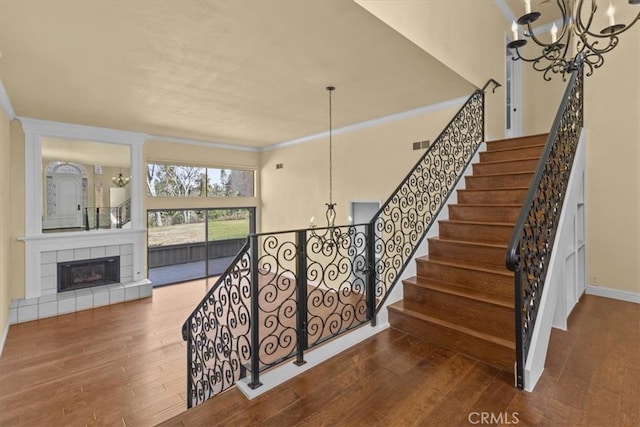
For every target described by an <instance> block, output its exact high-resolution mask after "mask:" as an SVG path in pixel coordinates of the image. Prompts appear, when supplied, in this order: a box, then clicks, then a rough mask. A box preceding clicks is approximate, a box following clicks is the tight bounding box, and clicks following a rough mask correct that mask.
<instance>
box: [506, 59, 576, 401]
mask: <svg viewBox="0 0 640 427" xmlns="http://www.w3.org/2000/svg"><path fill="white" fill-rule="evenodd" d="M582 105H583V71H582V67H581V66H580V67H579V68H578V69H576V70H574V71H573V73H572V75H571V79H570V80H569V84H568V86H567V89H566V91H565V94H564V98H563V99H562V103H561V104H560V108H559V110H558V113H557V115H556V118H555V121H554V123H553V126H552V128H551V132H550V133H549V137H548V138H547V142H546V146H545V149H544V152H543V155H542V157H541V158H540V161H539V163H538V167H537V169H536V173H535V175H534V177H533V180H532V182H531V186H530V188H529V192H528V193H527V197H526V199H525V202H524V205H523V208H522V211H521V213H520V217H519V219H518V222H517V223H516V226H515V229H514V232H513V235H512V237H511V242H510V243H509V247H508V249H507V259H506V263H507V268H508V269H509V270H511V271H513V272H515V307H516V310H515V315H516V319H515V326H516V382H517V386H518V388H521V389H522V388H524V366H525V363H526V360H527V354H528V352H529V345H530V343H531V336H532V333H533V328H534V326H535V324H536V318H537V314H538V306H539V304H540V298H541V296H542V290H543V287H544V282H545V278H546V276H547V271H548V267H549V261H550V259H551V253H552V251H553V243H554V239H555V235H556V230H557V228H558V222H559V219H560V213H561V210H562V204H563V201H564V197H565V194H566V190H567V185H568V182H569V176H570V174H571V168H572V166H573V159H574V156H575V153H576V148H577V146H578V141H579V139H580V132H581V130H582V125H583V115H582V110H583V108H582Z"/></svg>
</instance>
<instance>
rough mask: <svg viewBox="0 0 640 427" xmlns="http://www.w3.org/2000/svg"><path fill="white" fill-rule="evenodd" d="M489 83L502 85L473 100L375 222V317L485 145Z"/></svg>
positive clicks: (443, 133) (377, 215)
mask: <svg viewBox="0 0 640 427" xmlns="http://www.w3.org/2000/svg"><path fill="white" fill-rule="evenodd" d="M489 84H493V85H494V88H493V90H494V91H495V89H496V88H497V87H499V86H500V84H499V83H498V82H496V81H495V80H493V79H491V80H489V81H488V82H487V84H486V85H485V86H484V87H483V88H482V89H479V90H476V91H475V92H474V93H473V94H472V95H471V97H469V99H468V100H467V102H465V104H464V105H463V106H462V108H460V110H459V111H458V112H457V114H456V115H455V116H454V117H453V119H452V120H451V121H450V122H449V124H448V125H447V127H445V129H444V130H443V131H442V132H441V133H440V135H439V136H438V137H437V138H436V140H435V141H434V142H433V144H431V145H430V146H429V148H428V149H427V151H426V152H425V153H424V155H423V156H422V157H421V158H420V160H418V162H417V163H416V165H415V166H414V167H413V169H411V171H410V172H409V174H408V175H407V176H406V177H405V178H404V179H403V180H402V182H401V183H400V185H399V186H398V187H397V188H396V190H395V191H394V192H393V193H392V194H391V196H390V197H389V199H387V201H386V202H385V204H384V205H382V207H381V208H380V210H379V211H378V212H377V213H376V215H375V216H374V217H373V219H372V220H371V221H372V224H373V226H374V236H375V237H374V240H375V243H374V251H375V256H374V259H375V265H374V266H373V270H374V271H375V280H376V285H375V293H376V308H375V313H376V314H377V313H378V311H380V309H381V308H382V307H383V304H384V302H385V300H386V299H387V297H388V296H389V295H390V293H391V290H392V289H393V287H394V286H395V285H396V283H397V282H398V280H399V279H400V276H401V274H402V272H403V271H404V269H405V268H406V267H407V265H408V263H409V260H411V258H412V257H413V255H414V254H415V252H416V250H417V249H418V246H419V245H420V243H421V242H422V240H424V237H425V236H426V234H427V232H428V231H429V229H430V228H431V226H432V225H433V223H434V222H435V220H436V218H437V217H438V215H439V213H440V211H441V210H442V208H443V207H444V206H445V203H446V201H447V199H448V198H449V196H450V195H451V193H452V192H453V191H454V189H455V187H456V185H457V183H458V181H459V180H460V178H461V177H462V174H463V172H464V170H465V169H466V168H467V166H468V165H469V163H470V162H471V159H472V158H473V155H474V154H475V153H476V151H477V150H478V148H479V147H480V144H481V143H482V142H483V141H484V91H485V89H486V88H487V87H488V86H489Z"/></svg>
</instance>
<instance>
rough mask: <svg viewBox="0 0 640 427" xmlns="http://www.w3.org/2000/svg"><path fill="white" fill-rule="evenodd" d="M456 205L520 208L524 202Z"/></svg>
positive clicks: (458, 204)
mask: <svg viewBox="0 0 640 427" xmlns="http://www.w3.org/2000/svg"><path fill="white" fill-rule="evenodd" d="M455 206H462V207H465V208H474V207H478V208H519V207H521V206H522V203H456V204H455Z"/></svg>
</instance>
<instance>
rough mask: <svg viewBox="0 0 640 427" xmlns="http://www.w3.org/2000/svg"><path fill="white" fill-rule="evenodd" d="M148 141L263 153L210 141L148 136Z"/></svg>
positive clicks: (244, 146) (257, 149) (255, 148)
mask: <svg viewBox="0 0 640 427" xmlns="http://www.w3.org/2000/svg"><path fill="white" fill-rule="evenodd" d="M147 141H159V142H171V143H174V144H186V145H197V146H200V147H208V148H222V149H225V150H235V151H250V152H259V151H261V149H260V148H258V147H251V146H249V145H233V144H224V143H222V142H208V141H201V140H197V139H188V138H175V137H172V136H160V135H147Z"/></svg>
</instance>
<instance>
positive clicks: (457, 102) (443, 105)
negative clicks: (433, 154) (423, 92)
mask: <svg viewBox="0 0 640 427" xmlns="http://www.w3.org/2000/svg"><path fill="white" fill-rule="evenodd" d="M467 99H468V97H467V96H463V97H460V98H455V99H450V100H448V101H443V102H439V103H437V104H432V105H426V106H424V107H420V108H416V109H413V110H409V111H404V112H402V113H396V114H391V115H389V116H384V117H380V118H377V119H373V120H367V121H365V122H360V123H356V124H354V125H349V126H344V127H341V128H337V129H333V130H332V134H333V135H340V134H343V133H347V132H353V131H355V130H359V129H365V128H369V127H372V126H377V125H380V124H383V123H391V122H395V121H398V120H405V119H409V118H412V117H416V116H420V115H422V114H427V113H433V112H436V111H440V110H445V109H447V108H453V107H459V106H461V105H462V104H464V103H465V101H466V100H467ZM327 137H329V131H328V130H327V131H324V132H320V133H316V134H313V135H308V136H303V137H302V138H297V139H293V140H291V141H286V142H280V143H278V144H273V145H267V146H265V147H262V149H261V150H260V151H273V150H277V149H279V148H284V147H289V146H292V145H298V144H304V143H305V142H309V141H314V140H316V139H320V138H327Z"/></svg>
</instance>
